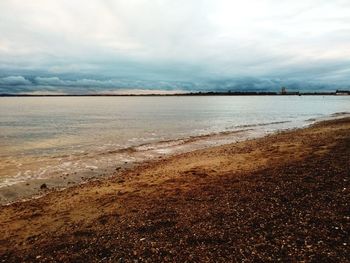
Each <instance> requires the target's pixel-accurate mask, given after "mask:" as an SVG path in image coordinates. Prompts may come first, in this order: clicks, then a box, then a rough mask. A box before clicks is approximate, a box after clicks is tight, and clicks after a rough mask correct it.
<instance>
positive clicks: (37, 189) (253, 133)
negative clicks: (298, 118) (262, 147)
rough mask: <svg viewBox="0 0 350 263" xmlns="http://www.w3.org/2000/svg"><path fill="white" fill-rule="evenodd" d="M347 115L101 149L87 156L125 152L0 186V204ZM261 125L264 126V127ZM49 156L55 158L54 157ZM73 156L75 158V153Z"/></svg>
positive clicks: (275, 123)
mask: <svg viewBox="0 0 350 263" xmlns="http://www.w3.org/2000/svg"><path fill="white" fill-rule="evenodd" d="M349 115H350V113H348V112H338V113H334V114H331V115H329V116H323V117H319V118H315V119H309V120H304V121H303V124H302V125H301V126H300V124H299V126H295V127H289V128H281V127H280V128H277V129H276V128H273V129H272V127H273V126H274V125H279V124H286V123H287V124H288V123H292V121H278V122H270V123H258V124H250V125H241V126H235V129H233V130H227V131H221V132H214V133H210V134H199V135H194V136H189V137H185V138H178V139H173V140H165V141H159V142H153V143H144V144H140V145H135V146H130V147H127V148H122V149H117V150H112V149H110V150H105V151H104V152H97V153H96V154H94V155H92V156H90V157H89V159H91V160H93V159H95V160H96V159H97V158H100V157H105V156H106V157H108V156H109V155H113V154H118V153H120V154H121V153H126V154H127V155H126V156H125V157H124V159H123V160H121V161H119V162H115V163H114V164H112V165H110V166H104V165H102V167H99V168H98V169H97V170H95V168H89V169H86V170H85V171H82V172H77V171H78V170H79V169H78V167H76V169H75V170H72V171H71V172H60V173H59V172H56V173H53V174H52V175H51V174H49V175H47V176H46V177H43V178H41V177H39V178H35V177H34V178H28V179H27V180H25V181H19V182H17V183H13V184H10V185H7V186H3V187H1V188H0V205H10V204H12V203H16V202H25V201H28V200H30V199H36V198H40V197H42V196H45V195H46V194H47V193H49V192H55V191H62V190H65V189H67V188H70V187H73V186H76V185H80V184H86V183H89V182H90V181H99V180H105V179H108V178H110V177H112V176H115V174H121V173H125V172H126V171H129V170H131V169H135V168H137V167H138V166H141V165H142V164H143V163H149V162H154V161H157V160H158V159H163V158H169V157H173V156H176V155H179V154H185V153H189V152H193V151H197V150H203V149H208V148H211V147H217V146H223V145H229V144H232V143H238V142H242V141H246V140H252V139H258V138H262V137H264V136H269V135H273V134H278V133H280V132H288V131H294V130H298V129H304V128H307V127H309V126H311V125H314V124H316V123H318V122H322V121H325V120H335V119H338V118H344V117H347V116H349ZM265 127H266V128H268V130H264V128H265ZM259 129H260V130H259ZM270 129H272V130H270ZM53 158H54V159H56V158H58V157H53ZM76 158H79V156H77V157H76ZM89 159H87V160H89ZM73 160H74V159H73ZM126 160H128V161H126ZM68 161H71V160H68ZM102 164H103V163H102ZM107 164H108V163H107ZM99 166H100V165H99ZM91 167H92V166H91ZM96 168H97V167H96ZM40 169H41V168H40ZM10 179H11V177H10ZM23 180H24V179H23ZM42 185H45V186H46V187H45V188H44V189H41V186H42Z"/></svg>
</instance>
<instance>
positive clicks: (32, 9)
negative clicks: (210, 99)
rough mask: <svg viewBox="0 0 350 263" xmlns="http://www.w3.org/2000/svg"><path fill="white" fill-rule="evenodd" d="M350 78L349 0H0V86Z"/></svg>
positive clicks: (344, 82) (176, 86)
mask: <svg viewBox="0 0 350 263" xmlns="http://www.w3.org/2000/svg"><path fill="white" fill-rule="evenodd" d="M281 85H286V86H287V87H289V88H290V89H298V90H333V89H336V88H343V87H344V88H348V87H349V86H350V1H349V0H332V1H329V0H293V1H292V0H285V1H281V0H244V1H243V0H241V1H238V0H176V1H174V0H89V1H86V0H32V1H22V0H1V1H0V93H4V92H11V93H12V92H13V93H15V92H27V93H28V92H58V93H60V92H64V93H81V92H106V91H108V92H117V91H118V90H121V91H123V92H125V91H127V90H129V89H135V90H137V91H141V90H149V89H154V90H165V91H170V92H174V91H179V90H276V89H279V87H280V86H281Z"/></svg>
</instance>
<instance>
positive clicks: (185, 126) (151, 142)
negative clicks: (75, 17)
mask: <svg viewBox="0 0 350 263" xmlns="http://www.w3.org/2000/svg"><path fill="white" fill-rule="evenodd" d="M339 112H350V96H242V97H236V96H231V97H228V96H202V97H199V96H196V97H11V98H4V97H3V98H0V158H1V161H0V188H1V187H5V186H10V185H13V184H16V183H19V182H24V181H28V180H31V179H43V178H52V177H55V176H56V177H57V176H61V175H62V173H66V174H68V175H69V174H70V173H72V172H73V171H78V172H79V171H80V172H87V171H90V174H93V175H94V176H95V175H96V174H99V173H101V169H107V168H108V167H110V168H111V167H115V166H116V165H120V164H123V163H125V162H128V163H130V162H134V161H142V160H144V159H146V158H155V157H159V155H163V154H168V153H176V152H181V151H187V150H190V149H193V148H203V147H206V146H208V145H216V144H222V143H227V142H232V141H235V140H240V139H244V138H249V137H252V136H259V134H260V135H261V134H265V133H267V132H272V131H275V130H278V129H287V128H294V127H301V126H303V125H306V124H309V123H310V119H311V120H313V119H319V118H322V117H326V116H330V115H331V114H334V113H339ZM233 131H240V132H238V133H231V132H233ZM222 132H226V133H222ZM209 134H217V135H215V136H212V137H207V136H204V137H203V136H202V137H198V138H196V137H195V136H199V135H209ZM188 138H191V139H188ZM178 139H183V140H178ZM160 142H161V143H160ZM188 144H189V145H190V147H189V146H186V145H188ZM68 177H69V176H68Z"/></svg>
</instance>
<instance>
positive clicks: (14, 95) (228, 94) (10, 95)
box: [0, 91, 350, 97]
mask: <svg viewBox="0 0 350 263" xmlns="http://www.w3.org/2000/svg"><path fill="white" fill-rule="evenodd" d="M349 95H350V91H344V92H340V93H339V92H289V93H286V94H281V93H279V92H190V93H175V94H157V93H155V94H11V93H3V94H0V97H156V96H157V97H159V96H162V97H169V96H171V97H174V96H349Z"/></svg>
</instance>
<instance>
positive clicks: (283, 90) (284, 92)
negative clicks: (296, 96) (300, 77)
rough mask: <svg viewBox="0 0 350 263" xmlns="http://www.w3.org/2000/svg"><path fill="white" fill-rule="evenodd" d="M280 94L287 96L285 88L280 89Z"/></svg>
mask: <svg viewBox="0 0 350 263" xmlns="http://www.w3.org/2000/svg"><path fill="white" fill-rule="evenodd" d="M281 94H282V95H286V94H287V88H286V87H282V88H281Z"/></svg>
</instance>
